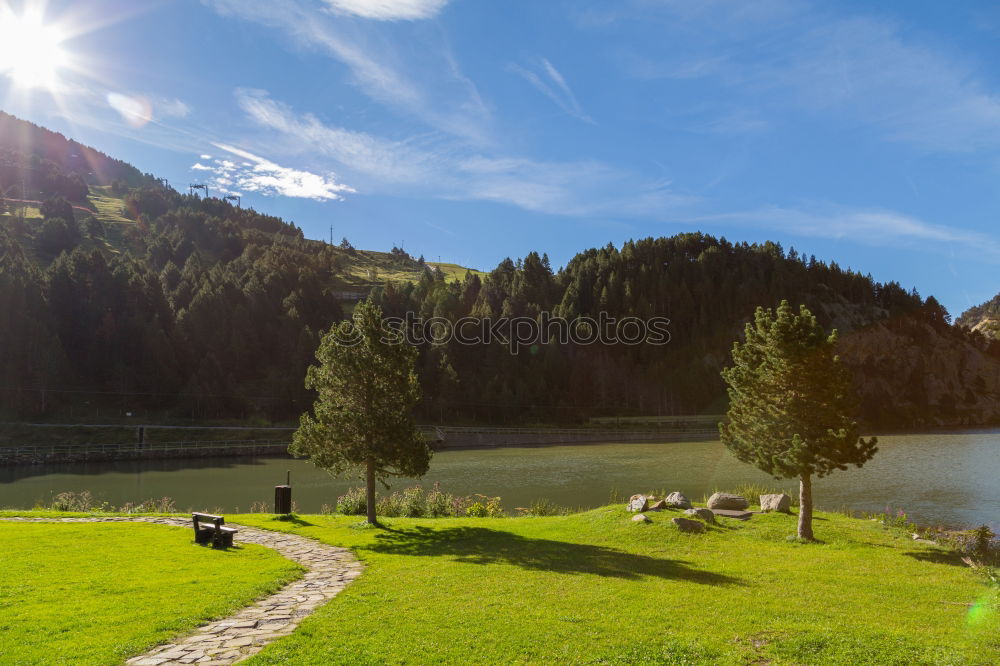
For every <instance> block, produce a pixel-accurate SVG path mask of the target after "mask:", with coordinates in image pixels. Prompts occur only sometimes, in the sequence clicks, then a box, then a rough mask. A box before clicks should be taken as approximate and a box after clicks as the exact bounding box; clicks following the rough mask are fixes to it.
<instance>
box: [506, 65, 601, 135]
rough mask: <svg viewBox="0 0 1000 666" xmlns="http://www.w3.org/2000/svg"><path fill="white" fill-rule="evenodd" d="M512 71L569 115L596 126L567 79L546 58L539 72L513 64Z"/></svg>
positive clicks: (539, 67)
mask: <svg viewBox="0 0 1000 666" xmlns="http://www.w3.org/2000/svg"><path fill="white" fill-rule="evenodd" d="M508 68H509V69H510V71H512V72H514V73H515V74H517V75H519V76H521V77H522V78H524V80H526V81H527V82H528V83H530V84H531V85H532V86H534V87H535V89H536V90H538V91H539V92H541V93H542V94H543V95H545V96H546V97H548V98H549V99H550V100H552V101H553V102H555V104H556V105H557V106H558V107H559V108H560V109H562V110H563V111H565V112H566V113H568V114H569V115H571V116H573V117H575V118H578V119H580V120H582V121H584V122H587V123H591V124H594V119H593V118H591V117H590V116H589V115H587V114H586V113H585V112H584V111H583V109H582V108H581V106H580V102H579V101H578V100H577V98H576V95H575V94H573V90H572V89H571V88H570V87H569V84H568V83H566V79H565V77H563V75H562V74H561V73H560V72H559V70H558V69H556V68H555V66H554V65H553V64H552V63H551V62H549V61H548V59H546V58H541V59H540V60H539V61H538V64H537V66H536V68H537V70H538V71H533V70H531V69H526V68H524V67H522V66H521V65H518V64H516V63H512V64H511V65H509V66H508Z"/></svg>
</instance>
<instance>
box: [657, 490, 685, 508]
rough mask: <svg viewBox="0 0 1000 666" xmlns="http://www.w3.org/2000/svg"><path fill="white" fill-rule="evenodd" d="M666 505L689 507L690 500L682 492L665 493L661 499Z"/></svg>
mask: <svg viewBox="0 0 1000 666" xmlns="http://www.w3.org/2000/svg"><path fill="white" fill-rule="evenodd" d="M663 501H664V502H666V503H667V505H668V506H671V507H673V508H675V509H690V508H691V500H689V499H688V498H687V497H685V496H684V493H679V492H673V493H670V494H669V495H667V497H666V499H665V500H663Z"/></svg>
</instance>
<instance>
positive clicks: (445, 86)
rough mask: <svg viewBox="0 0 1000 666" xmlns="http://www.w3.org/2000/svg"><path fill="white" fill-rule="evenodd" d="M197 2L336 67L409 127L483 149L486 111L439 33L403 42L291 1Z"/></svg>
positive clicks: (376, 27)
mask: <svg viewBox="0 0 1000 666" xmlns="http://www.w3.org/2000/svg"><path fill="white" fill-rule="evenodd" d="M203 2H205V3H206V4H208V5H209V6H211V7H213V8H214V9H215V10H216V11H217V12H219V13H220V14H222V15H224V16H231V17H235V18H240V19H244V20H248V21H253V22H256V23H260V24H262V25H265V26H267V27H269V28H275V29H277V30H279V31H281V33H282V37H281V39H282V40H284V41H286V42H288V43H292V44H295V45H297V46H299V47H308V48H311V49H313V50H316V51H320V52H323V53H326V54H328V55H330V56H332V57H333V58H335V59H337V60H339V61H340V62H341V63H343V64H344V65H345V66H347V68H348V69H349V70H350V73H351V76H352V77H353V80H354V83H355V84H357V85H358V87H359V88H361V90H363V91H364V93H365V94H367V95H368V96H370V97H371V98H372V99H375V100H377V101H378V102H381V103H383V104H386V105H387V106H389V107H390V108H393V109H395V110H396V111H397V112H398V114H399V116H400V118H401V119H402V120H403V122H405V123H413V122H414V121H416V122H419V123H423V124H424V125H428V126H430V127H432V128H434V129H437V130H441V131H444V132H447V133H448V134H452V135H455V136H460V137H462V138H464V139H466V140H471V141H474V142H476V143H479V144H485V143H489V141H490V138H489V137H490V130H489V124H490V121H491V114H490V110H489V108H488V107H487V105H486V104H485V103H484V102H483V100H482V98H481V97H480V96H479V91H478V90H477V88H476V86H475V84H473V82H472V81H471V80H469V79H468V77H466V76H465V75H464V74H463V73H462V71H461V69H460V68H459V66H458V64H457V62H456V60H455V58H454V56H453V54H452V52H451V48H450V46H449V45H448V43H447V41H446V40H445V38H444V36H443V33H442V32H441V31H440V30H436V29H427V30H418V29H417V28H416V27H414V28H413V29H412V34H411V35H410V39H408V40H405V41H404V40H400V39H399V35H398V31H396V32H394V31H392V30H388V29H387V28H386V26H382V25H380V24H379V23H378V22H364V23H361V24H358V23H357V22H345V21H342V20H337V17H336V16H332V15H330V12H328V11H319V10H317V9H316V7H315V6H312V5H305V4H303V3H301V2H299V1H296V0H286V1H284V2H273V1H272V0H203ZM356 3H357V4H359V5H360V4H367V3H363V2H361V1H360V0H356ZM372 4H375V3H372ZM388 4H397V3H388ZM399 4H404V3H402V2H400V3H399ZM413 4H414V5H427V4H429V3H427V2H424V3H416V2H415V3H413ZM390 27H391V26H390Z"/></svg>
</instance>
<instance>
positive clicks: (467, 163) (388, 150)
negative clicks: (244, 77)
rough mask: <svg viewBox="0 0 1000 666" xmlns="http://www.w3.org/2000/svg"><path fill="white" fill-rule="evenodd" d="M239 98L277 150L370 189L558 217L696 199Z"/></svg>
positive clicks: (608, 170)
mask: <svg viewBox="0 0 1000 666" xmlns="http://www.w3.org/2000/svg"><path fill="white" fill-rule="evenodd" d="M237 100H238V102H239V104H240V106H241V107H242V108H243V110H244V111H245V112H246V113H247V114H248V116H249V117H250V118H251V119H253V120H254V121H255V122H256V123H257V124H259V125H260V126H261V127H263V128H266V129H268V130H271V131H273V132H274V133H275V136H274V137H273V140H272V141H271V145H272V146H273V147H274V149H276V150H285V151H287V152H288V153H290V154H295V155H298V156H311V157H313V158H314V159H315V158H316V157H317V156H321V157H323V158H325V159H326V160H327V163H329V161H333V162H335V163H336V165H337V170H338V171H343V172H345V173H347V174H349V175H350V180H351V181H352V182H357V183H358V186H359V188H362V186H363V189H364V191H365V192H371V193H382V194H392V195H401V196H424V197H432V198H438V199H453V200H467V201H468V200H476V201H493V202H497V203H503V204H507V205H512V206H517V207H519V208H522V209H524V210H529V211H534V212H542V213H549V214H554V215H571V216H615V217H652V218H657V219H661V218H666V217H668V216H669V215H671V214H672V213H674V212H675V211H676V210H677V209H679V208H682V207H684V206H688V205H690V204H691V203H693V202H694V198H693V197H690V196H687V195H683V194H679V193H676V192H673V191H672V190H671V189H670V183H668V182H650V181H648V180H646V179H643V178H642V177H640V176H637V175H636V174H632V173H629V172H626V171H622V170H620V169H616V168H614V167H611V166H608V165H606V164H603V163H601V162H598V161H576V162H553V161H538V160H532V159H529V158H524V157H519V156H511V155H505V154H484V153H482V152H478V151H475V150H473V149H470V148H469V147H468V146H466V145H465V144H463V143H461V142H456V141H448V140H443V139H428V138H424V139H421V140H410V141H391V140H388V139H385V138H382V137H377V136H373V135H370V134H367V133H363V132H354V131H351V130H348V129H345V128H341V127H335V126H330V125H327V124H324V123H322V122H321V121H320V120H319V119H318V118H316V117H315V116H312V115H310V114H298V113H296V112H295V111H294V110H293V109H291V108H290V107H288V106H287V105H285V104H283V103H281V102H277V101H275V100H273V99H271V98H270V97H269V96H268V95H267V94H266V93H264V92H263V91H258V90H241V91H238V92H237ZM260 140H261V141H266V137H262V138H261V139H260Z"/></svg>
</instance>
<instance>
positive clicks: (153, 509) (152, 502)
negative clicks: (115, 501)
mask: <svg viewBox="0 0 1000 666" xmlns="http://www.w3.org/2000/svg"><path fill="white" fill-rule="evenodd" d="M118 512H119V513H176V512H177V506H176V505H175V504H174V500H173V499H171V498H169V497H161V498H160V499H148V500H144V501H142V502H139V503H138V504H135V503H133V502H126V503H125V505H124V506H121V507H119V508H118Z"/></svg>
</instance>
